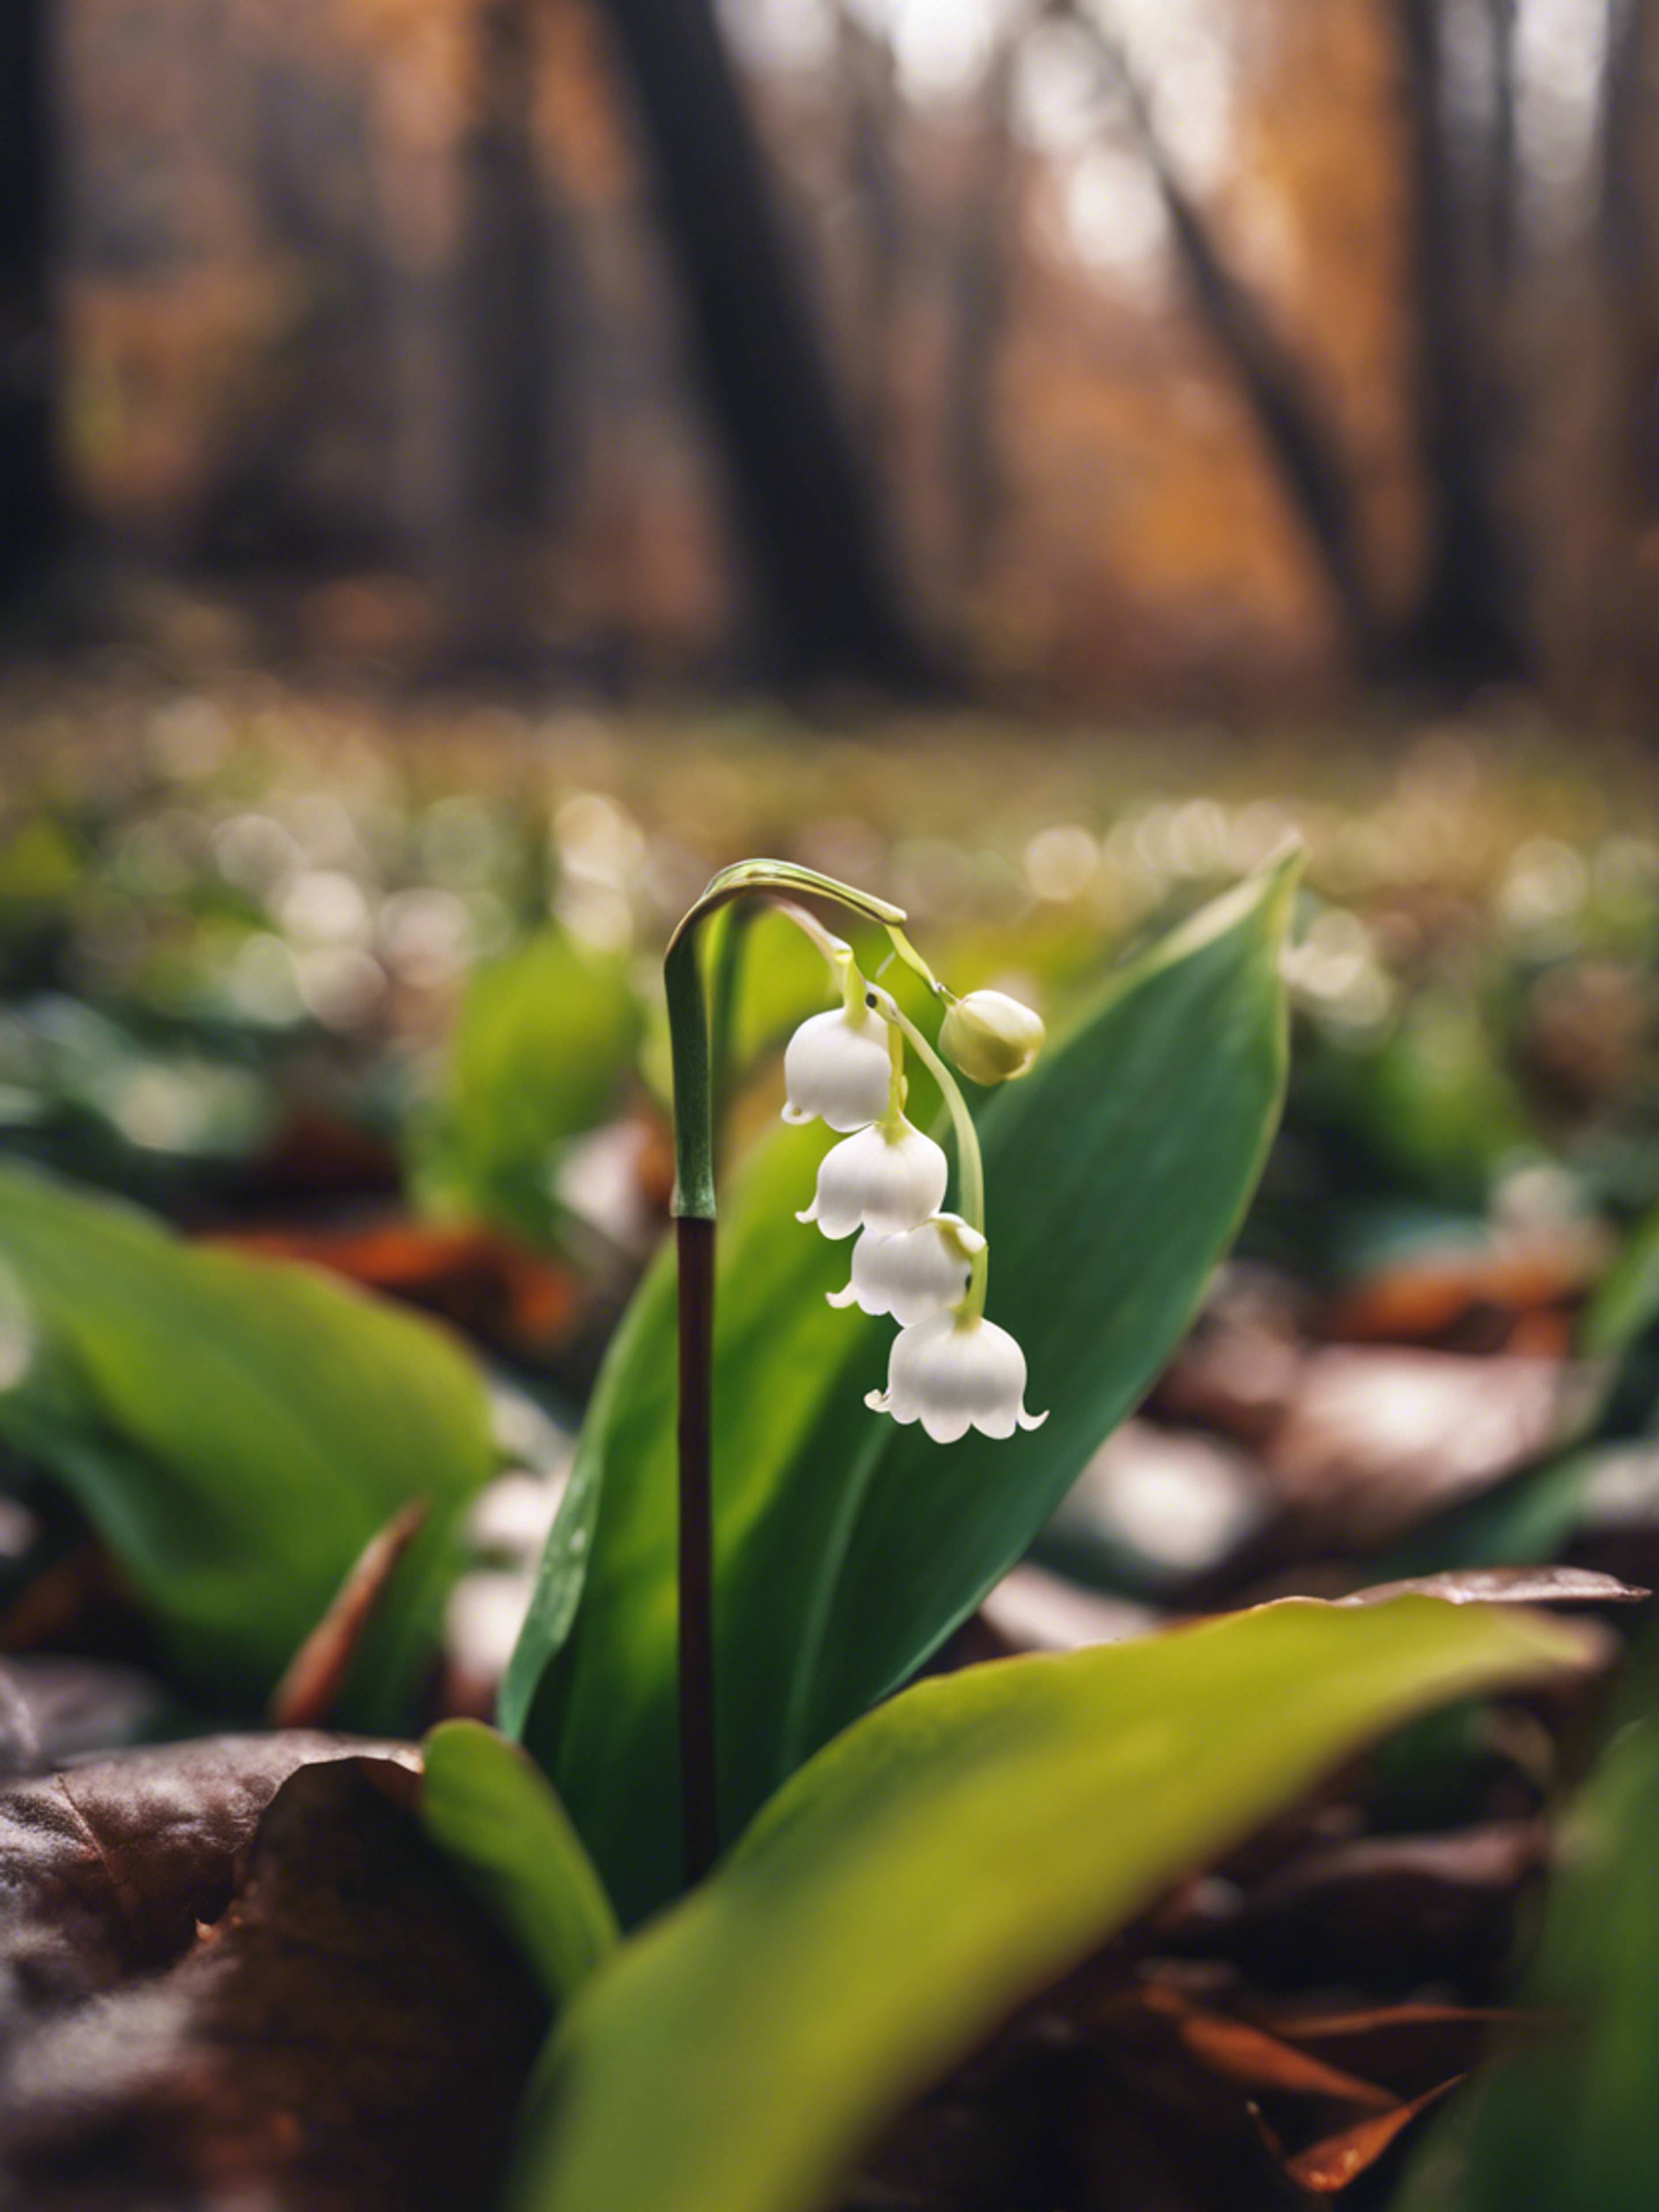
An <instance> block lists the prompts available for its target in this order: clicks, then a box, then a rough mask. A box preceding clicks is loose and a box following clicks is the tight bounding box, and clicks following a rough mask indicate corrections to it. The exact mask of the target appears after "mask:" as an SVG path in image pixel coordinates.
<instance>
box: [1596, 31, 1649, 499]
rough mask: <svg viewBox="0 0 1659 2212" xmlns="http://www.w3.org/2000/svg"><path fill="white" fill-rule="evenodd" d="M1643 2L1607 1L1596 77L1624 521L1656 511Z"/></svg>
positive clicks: (1617, 493)
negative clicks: (1604, 42)
mask: <svg viewBox="0 0 1659 2212" xmlns="http://www.w3.org/2000/svg"><path fill="white" fill-rule="evenodd" d="M1652 15H1653V10H1652V8H1651V6H1650V4H1649V0H1608V9H1607V47H1606V57H1607V58H1606V64H1605V69H1604V74H1603V77H1602V83H1601V193H1600V202H1599V208H1598V216H1599V228H1600V234H1601V258H1602V262H1603V264H1604V267H1605V270H1606V277H1607V291H1608V295H1609V299H1610V306H1611V313H1612V323H1613V347H1614V360H1615V374H1616V376H1617V379H1618V382H1619V386H1620V389H1619V391H1618V393H1617V395H1616V398H1615V408H1616V411H1617V416H1618V420H1617V423H1616V426H1615V439H1616V444H1615V448H1614V450H1615V453H1616V454H1617V457H1618V481H1617V483H1615V484H1614V486H1613V495H1614V498H1615V500H1616V501H1617V503H1618V505H1619V507H1620V510H1621V512H1622V515H1623V518H1624V520H1626V523H1627V525H1628V526H1630V527H1631V528H1632V529H1635V530H1640V529H1642V528H1643V527H1644V526H1645V525H1646V524H1647V523H1649V522H1650V521H1651V520H1652V519H1653V518H1654V516H1655V515H1656V514H1659V284H1656V279H1659V265H1656V255H1655V252H1654V241H1653V239H1652V236H1651V227H1650V211H1649V208H1648V203H1647V196H1646V183H1645V179H1644V177H1643V174H1642V150H1643V128H1644V119H1645V115H1646V112H1647V97H1648V94H1649V87H1648V85H1647V82H1646V76H1647V70H1648V66H1649V58H1650V36H1651V31H1652Z"/></svg>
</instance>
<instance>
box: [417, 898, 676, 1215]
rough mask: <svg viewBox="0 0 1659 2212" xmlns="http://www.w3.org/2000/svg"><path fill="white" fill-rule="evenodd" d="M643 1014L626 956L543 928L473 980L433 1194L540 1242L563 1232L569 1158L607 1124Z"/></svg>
mask: <svg viewBox="0 0 1659 2212" xmlns="http://www.w3.org/2000/svg"><path fill="white" fill-rule="evenodd" d="M640 1028H641V1011H640V1004H639V1000H638V997H637V995H636V994H635V990H634V987H633V984H632V981H631V979H630V976H629V963H628V962H627V960H626V959H625V958H624V957H623V956H621V955H620V954H616V953H606V952H596V951H592V949H591V948H590V947H589V946H587V945H583V944H581V943H580V942H579V941H578V940H577V939H574V938H573V937H571V936H569V935H568V934H567V933H565V932H564V931H563V930H562V929H556V928H553V927H549V928H546V929H544V930H543V931H541V932H540V933H539V934H538V935H537V936H535V937H532V938H531V939H529V940H528V942H527V943H526V944H524V945H520V946H519V947H518V948H517V949H516V950H515V951H512V952H509V953H507V954H506V955H505V956H504V957H502V958H501V959H499V960H495V961H492V962H490V963H489V964H488V965H486V966H485V967H483V968H481V969H479V970H478V971H477V974H476V975H474V977H473V978H472V981H471V985H470V987H469V988H468V991H467V994H466V999H465V1003H464V1005H463V1006H462V1008H461V1012H460V1017H459V1020H458V1022H457V1024H456V1027H455V1034H454V1036H453V1040H452V1042H451V1045H450V1051H449V1060H448V1063H447V1071H446V1075H445V1080H444V1089H443V1096H442V1098H441V1103H440V1104H439V1106H438V1107H437V1109H436V1110H435V1116H434V1117H433V1119H432V1120H431V1121H429V1122H428V1124H427V1126H426V1127H425V1128H424V1129H423V1130H422V1132H421V1133H419V1135H418V1136H417V1139H416V1153H417V1161H418V1165H419V1170H420V1175H421V1179H422V1183H423V1184H424V1185H425V1187H426V1188H428V1191H430V1192H432V1193H433V1194H435V1195H437V1196H440V1197H441V1198H442V1199H444V1200H446V1201H447V1202H448V1203H451V1204H454V1205H460V1206H465V1207H467V1208H468V1209H470V1210H471V1211H472V1212H477V1213H479V1214H481V1215H483V1216H484V1217H485V1218H488V1219H490V1220H494V1221H496V1222H499V1223H500V1224H501V1225H502V1226H503V1227H506V1228H510V1229H514V1230H517V1231H519V1232H520V1234H521V1235H523V1236H526V1237H530V1238H532V1239H533V1240H535V1241H538V1242H546V1241H548V1240H549V1239H550V1237H551V1236H552V1235H553V1233H554V1229H555V1225H556V1220H557V1216H558V1205H557V1200H556V1195H555V1191H554V1182H553V1178H554V1175H555V1172H556V1169H557V1165H558V1158H559V1151H560V1147H561V1146H563V1145H565V1144H567V1143H568V1141H569V1140H570V1139H571V1138H573V1137H577V1136H580V1135H581V1133H583V1132H584V1131H585V1130H587V1129H591V1128H593V1127H596V1126H597V1124H598V1123H599V1122H600V1121H603V1120H604V1118H605V1115H606V1114H607V1113H608V1112H609V1111H610V1110H611V1107H612V1106H613V1105H614V1104H615V1103H616V1101H617V1096H618V1094H619V1092H620V1091H621V1090H622V1087H623V1083H624V1081H625V1079H626V1078H627V1075H628V1073H629V1070H630V1069H631V1068H632V1066H633V1065H634V1060H635V1050H636V1048H637V1045H638V1042H639V1036H640Z"/></svg>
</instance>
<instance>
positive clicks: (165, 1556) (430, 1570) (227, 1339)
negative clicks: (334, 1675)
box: [0, 1169, 493, 1724]
mask: <svg viewBox="0 0 1659 2212" xmlns="http://www.w3.org/2000/svg"><path fill="white" fill-rule="evenodd" d="M0 1279H3V1281H4V1283H5V1286H6V1298H5V1306H6V1311H5V1314H4V1316H3V1322H0V1385H3V1387H0V1434H3V1435H5V1436H6V1437H9V1438H10V1439H11V1440H12V1441H13V1442H14V1443H16V1444H17V1445H18V1446H19V1447H20V1448H21V1449H24V1450H26V1451H27V1452H29V1453H30V1454H31V1455H33V1456H35V1457H37V1458H39V1459H40V1460H41V1461H42V1462H44V1463H45V1464H46V1465H47V1466H48V1467H50V1468H51V1469H52V1472H53V1473H54V1474H57V1475H58V1477H59V1478H60V1479H61V1480H63V1481H64V1483H65V1484H67V1485H68V1486H69V1487H70V1489H71V1490H73V1491H74V1492H75V1493H76V1496H77V1497H78V1498H79V1499H80V1501H81V1503H82V1506H83V1507H84V1508H85V1510H86V1511H87V1513H88V1515H89V1516H90V1517H91V1518H92V1520H93V1521H94V1523H95V1524H96V1525H97V1527H98V1528H99V1530H100V1534H102V1535H103V1537H104V1539H105V1541H106V1542H107V1543H108V1544H109V1546H110V1547H111V1548H112V1550H113V1551H114V1553H116V1555H117V1556H118V1558H119V1559H120V1560H121V1562H122V1564H123V1565H125V1568H126V1569H127V1571H128V1572H129V1574H130V1575H131V1577H132V1579H133V1582H134V1583H135V1584H136V1586H137V1589H138V1591H139V1593H140V1595H141V1596H142V1597H143V1600H144V1601H145V1603H146V1605H147V1607H149V1609H150V1611H151V1612H152V1613H153V1614H154V1615H155V1620H157V1622H158V1624H159V1625H160V1626H161V1629H162V1631H163V1632H164V1634H165V1635H166V1637H167V1641H168V1644H169V1645H170V1646H171V1649H172V1650H173V1656H174V1658H175V1660H176V1662H177V1663H178V1664H179V1666H180V1667H181V1668H184V1669H185V1671H186V1672H187V1673H188V1674H191V1675H192V1676H193V1677H194V1678H195V1679H196V1680H198V1681H200V1682H202V1683H203V1684H204V1685H205V1686H208V1687H209V1688H210V1689H211V1690H212V1691H214V1692H216V1693H217V1694H220V1695H241V1696H246V1697H256V1696H258V1695H261V1694H263V1693H264V1692H265V1691H266V1690H268V1689H269V1688H270V1685H271V1683H272V1682H273V1681H274V1680H276V1676H277V1675H278V1674H280V1673H281V1671H282V1669H283V1667H284V1666H285V1665H286V1663H287V1662H288V1661H289V1658H290V1657H291V1656H292V1655H293V1653H294V1650H295V1648H296V1646H297V1645H298V1644H300V1642H301V1639H302V1638H304V1637H305V1635H306V1634H307V1632H308V1631H309V1630H310V1629H311V1628H312V1627H313V1626H314V1625H315V1623H316V1621H317V1620H318V1619H319V1616H320V1615H321V1613H323V1612H324V1610H325V1607H327V1605H328V1603H329V1601H330V1599H331V1597H332V1596H333V1595H334V1593H335V1590H336V1589H337V1587H338V1585H339V1583H340V1581H341V1579H342V1577H343V1576H344V1574H345V1573H346V1571H347V1570H348V1569H349V1567H350V1566H351V1565H352V1564H353V1562H354V1561H355V1559H356V1557H357V1555H358V1553H360V1552H361V1551H362V1547H363V1546H364V1545H365V1544H366V1543H367V1542H368V1540H369V1538H370V1537H371V1536H373V1535H374V1534H375V1533H376V1531H377V1530H379V1529H380V1528H382V1527H383V1526H384V1525H385V1523H386V1522H387V1521H388V1520H389V1519H390V1518H391V1516H392V1515H393V1514H394V1513H395V1512H396V1511H397V1510H398V1508H399V1506H401V1505H403V1504H405V1503H407V1501H408V1500H410V1498H421V1497H423V1498H428V1500H429V1501H430V1503H431V1507H432V1511H431V1515H430V1517H429V1519H428V1524H427V1526H426V1528H424V1529H423V1531H422V1534H421V1536H420V1538H419V1539H418V1540H417V1541H416V1544H415V1545H414V1546H413V1547H411V1550H410V1553H409V1555H408V1556H407V1557H406V1558H405V1559H404V1561H403V1562H402V1564H401V1565H400V1566H399V1568H398V1572H397V1574H396V1576H395V1577H394V1579H393V1583H392V1587H391V1589H390V1590H389V1591H388V1592H387V1594H386V1599H385V1601H384V1602H383V1604H382V1606H381V1607H380V1611H379V1613H378V1614H377V1618H376V1620H375V1621H374V1625H373V1626H372V1627H371V1630H370V1632H369V1636H368V1642H367V1644H366V1645H365V1648H364V1650H363V1653H362V1657H361V1660H360V1663H359V1665H358V1667H357V1668H356V1670H355V1672H354V1678H353V1680H354V1702H353V1707H352V1711H353V1715H354V1717H356V1719H358V1720H359V1721H360V1722H362V1723H364V1724H368V1723H377V1724H378V1723H380V1722H382V1721H386V1722H388V1723H389V1722H390V1720H391V1719H392V1718H394V1717H396V1714H397V1711H398V1700H399V1698H400V1696H401V1694H402V1692H404V1690H405V1689H406V1688H407V1687H408V1686H409V1683H410V1680H411V1678H412V1676H413V1674H414V1673H415V1671H416V1668H418V1666H419V1665H420V1663H421V1662H422V1657H423V1656H424V1655H425V1653H426V1652H427V1651H428V1650H429V1648H430V1643H431V1638H432V1632H433V1630H434V1627H435V1617H436V1612H437V1607H438V1605H439V1602H440V1601H441V1592H442V1586H443V1583H444V1580H445V1577H446V1575H447V1570H448V1565H449V1560H450V1556H451V1553H452V1549H453V1524H454V1522H455V1518H456V1516H457V1515H458V1513H459V1510H460V1508H461V1507H462V1505H463V1504H465V1500H466V1498H467V1497H468V1496H469V1495H470V1494H471V1492H472V1491H473V1490H474V1489H476V1488H477V1486H478V1484H479V1483H480V1482H482V1481H483V1480H484V1479H485V1477H486V1476H487V1475H488V1474H489V1470H490V1468H491V1465H492V1462H493V1449H492V1445H491V1441H490V1433H489V1405H488V1401H487V1399H486V1396H485V1394H484V1390H483V1383H482V1382H481V1380H480V1378H479V1376H478V1375H477V1371H476V1370H475V1369H474V1368H473V1367H472V1365H471V1362H470V1361H469V1360H468V1358H466V1356H465V1353H464V1352H462V1351H461V1349H460V1348H459V1346H458V1345H457V1344H456V1343H455V1342H454V1341H453V1340H452V1339H451V1338H450V1337H449V1336H448V1335H447V1334H445V1333H444V1332H443V1331H442V1330H441V1329H439V1328H435V1326H434V1325H433V1324H431V1323H430V1322H425V1321H422V1320H420V1319H419V1318H417V1317H416V1316H414V1315H411V1314H407V1313H404V1312H401V1311H399V1310H396V1309H395V1308H392V1307H390V1306H387V1305H384V1304H380V1303H379V1302H378V1301H376V1300H374V1299H371V1298H369V1297H366V1296H364V1295H363V1294H362V1292H360V1291H355V1290H353V1289H351V1288H350V1287H349V1286H348V1285H344V1284H342V1283H337V1282H336V1281H334V1280H332V1279H330V1278H328V1277H326V1276H324V1275H321V1274H319V1273H316V1272H315V1271H314V1270H313V1269H311V1268H308V1267H299V1266H295V1265H291V1264H286V1263H283V1262H278V1261H266V1260H254V1259H252V1258H248V1257H245V1256H243V1255H240V1254H236V1253H230V1252H221V1251H211V1250H204V1249H192V1248H191V1247H190V1246H188V1245H185V1244H183V1243H180V1242H179V1240H178V1239H177V1238H176V1237H173V1236H172V1235H170V1234H169V1233H168V1232H167V1231H166V1230H164V1229H163V1228H162V1227H161V1225H159V1224H158V1223H156V1222H155V1221H153V1220H151V1219H150V1218H148V1217H147V1216H145V1215H143V1214H142V1213H140V1212H137V1211H136V1210H135V1209H133V1208H131V1207H129V1206H123V1205H119V1204H117V1203H115V1202H113V1201H111V1200H106V1199H101V1198H94V1197H92V1196H89V1195H88V1194H86V1193H84V1192H81V1191H76V1190H75V1189H72V1188H70V1186H68V1185H67V1184H64V1183H60V1182H55V1181H53V1180H52V1179H51V1178H50V1177H47V1176H43V1175H37V1174H33V1173H31V1172H29V1171H27V1170H15V1169H8V1170H0Z"/></svg>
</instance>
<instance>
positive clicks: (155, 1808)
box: [0, 1732, 414, 2049]
mask: <svg viewBox="0 0 1659 2212" xmlns="http://www.w3.org/2000/svg"><path fill="white" fill-rule="evenodd" d="M365 1749H369V1750H379V1751H380V1753H381V1754H382V1755H384V1756H386V1757H387V1758H392V1759H396V1758H404V1757H407V1758H411V1759H412V1757H413V1756H414V1754H413V1753H412V1752H404V1751H403V1750H401V1749H400V1748H399V1747H397V1746H393V1745H387V1746H384V1747H375V1746H372V1745H365V1743H364V1742H363V1741H362V1740H361V1739H355V1740H354V1739H352V1738H349V1737H344V1736H328V1735H315V1734H312V1733H309V1732H295V1733H290V1734H286V1735H256V1736H214V1737H206V1738H203V1739H202V1740H200V1741H196V1742H191V1743H176V1744H164V1745H157V1746H155V1747H152V1748H149V1749H147V1750H143V1751H132V1752H127V1753H121V1754H119V1755H118V1756H117V1757H114V1758H111V1759H96V1760H90V1761H88V1763H87V1764H86V1765H80V1766H75V1767H71V1768H70V1769H68V1770H66V1771H64V1772H61V1773H56V1774H42V1775H37V1776H32V1777H28V1778H23V1779H19V1780H13V1781H10V1782H7V1783H4V1784H0V1870H3V1886H4V1887H3V1895H4V1904H5V1910H4V1912H3V1915H0V2049H3V2048H4V2047H6V2046H7V2045H10V2044H12V2043H15V2040H16V2039H18V2038H19V2037H20V2036H21V2034H22V2033H24V2032H25V2031H26V2030H27V2029H29V2028H30V2027H33V2026H35V2025H36V2024H38V2022H39V2021H40V2019H41V2018H43V2017H44V2016H45V2015H49V2014H51V2013H53V2012H56V2011H59V2010H62V2009H64V2008H67V2007H70V2006H75V2005H78V2004H81V2003H82V2002H85V2001H86V2000H87V1999H88V1998H90V1997H94V1996H100V1995H102V1994H103V1993H104V1992H106V1991H107V1990H111V1989H113V1988H114V1987H115V1986H116V1985H117V1984H118V1983H119V1982H121V1981H122V1980H123V1979H124V1978H125V1977H127V1976H129V1975H132V1974H141V1973H148V1972H155V1970H157V1969H159V1968H161V1967H163V1966H167V1965H170V1964H171V1963H172V1962H173V1960H175V1959H177V1958H178V1957H179V1955H180V1954H182V1953H183V1952H184V1951H185V1949H186V1948H188V1947H189V1945H190V1944H191V1942H193V1941H194V1938H195V1933H196V1928H197V1923H198V1922H205V1921H213V1920H216V1919H217V1918H218V1917H219V1916H220V1915H221V1914H222V1912H223V1911H224V1910H225V1907H226V1905H228V1902H229V1900H230V1899H231V1897H232V1895H233V1894H234V1891H235V1889H236V1887H237V1885H238V1883H239V1881H240V1880H241V1879H242V1877H243V1875H244V1874H245V1872H246V1864H247V1855H248V1852H249V1850H250V1849H251V1847H252V1840H253V1834H254V1831H255V1829H256V1828H257V1826H258V1822H259V1820H260V1817H261V1815H262V1814H264V1810H265V1808H266V1807H267V1806H268V1805H269V1804H270V1801H271V1799H272V1798H273V1797H274V1796H275V1795H276V1791H277V1790H278V1789H279V1788H280V1787H281V1786H282V1784H283V1783H284V1782H286V1781H287V1779H288V1778H289V1776H290V1775H291V1774H293V1773H294V1772H295V1771H296V1769H298V1768H300V1767H302V1766H306V1765H313V1764H315V1763H317V1762H319V1761H325V1760H331V1759H342V1758H350V1757H355V1756H356V1755H357V1754H359V1753H362V1752H363V1751H364V1750H365Z"/></svg>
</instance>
